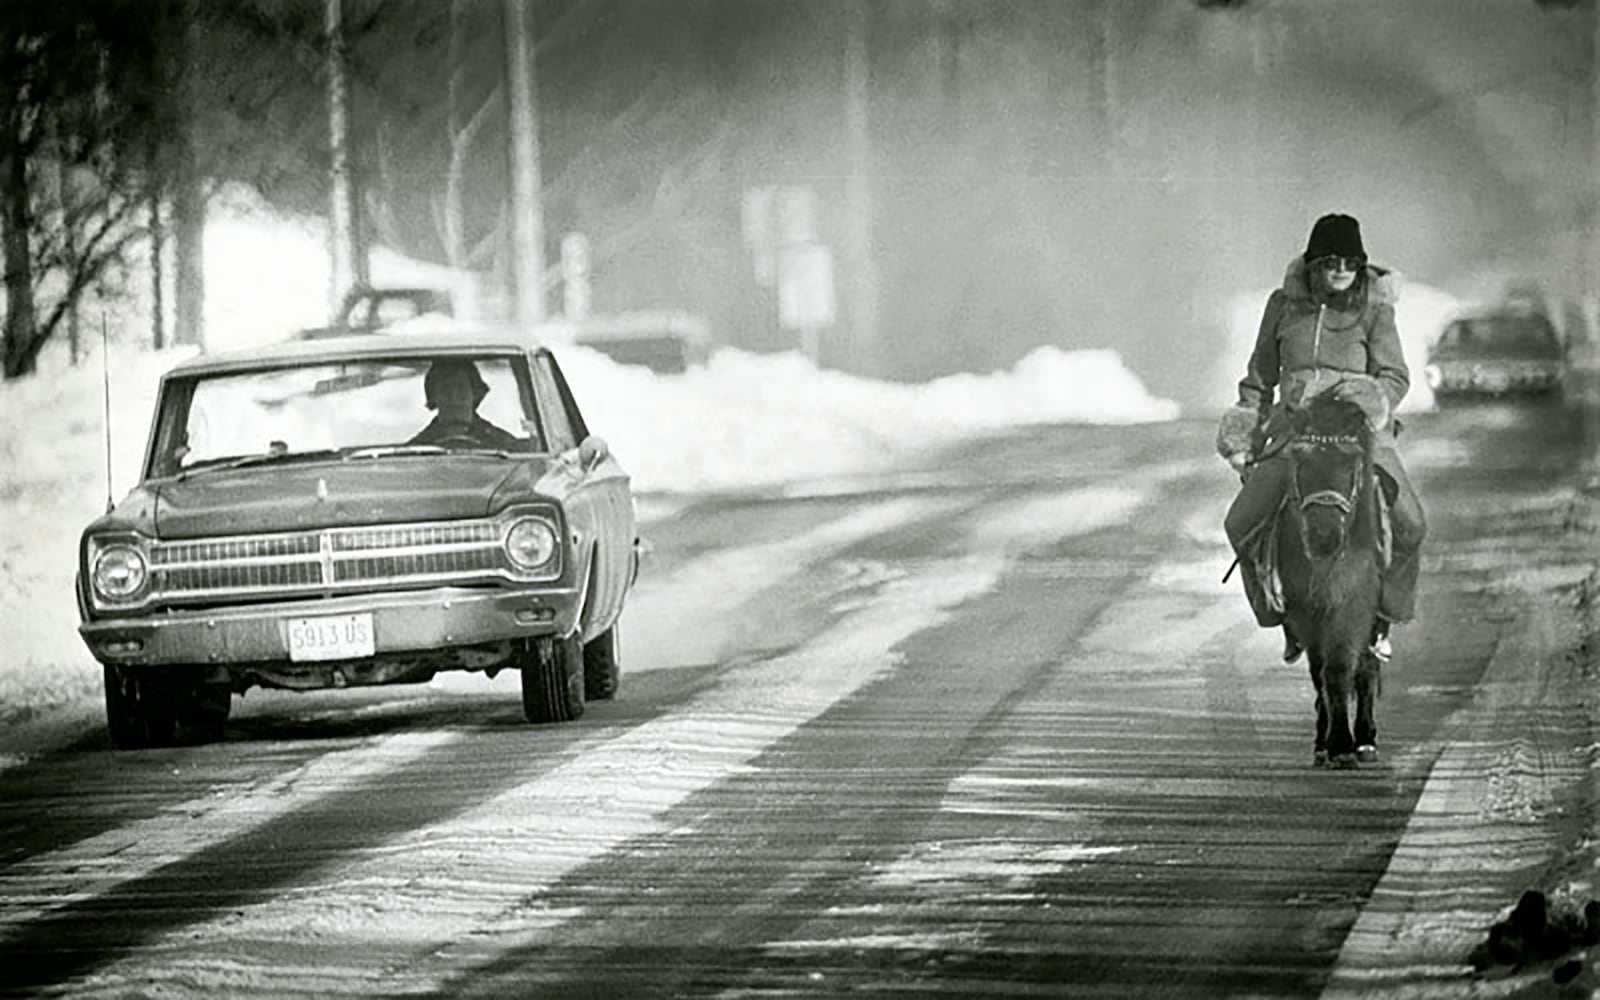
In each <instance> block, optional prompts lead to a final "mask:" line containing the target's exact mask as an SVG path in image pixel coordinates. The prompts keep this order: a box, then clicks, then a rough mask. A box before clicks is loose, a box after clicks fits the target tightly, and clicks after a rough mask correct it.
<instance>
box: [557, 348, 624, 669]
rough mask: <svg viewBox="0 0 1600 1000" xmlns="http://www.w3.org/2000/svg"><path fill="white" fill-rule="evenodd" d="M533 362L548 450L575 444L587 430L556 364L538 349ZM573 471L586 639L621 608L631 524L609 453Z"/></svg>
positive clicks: (618, 474) (619, 473) (618, 467)
mask: <svg viewBox="0 0 1600 1000" xmlns="http://www.w3.org/2000/svg"><path fill="white" fill-rule="evenodd" d="M534 366H535V373H536V375H535V377H536V378H537V379H538V381H539V383H540V392H539V395H540V398H541V404H540V405H541V407H543V408H544V410H543V415H544V418H545V421H546V423H547V425H548V426H549V427H550V428H551V430H552V439H551V448H552V450H555V451H567V450H568V449H571V448H575V447H577V445H578V444H580V443H581V442H582V441H583V440H584V439H585V438H586V437H588V436H589V433H590V432H589V428H588V425H587V423H586V422H585V421H584V418H583V413H582V411H581V410H580V409H579V408H578V404H577V400H576V399H575V398H574V397H573V395H572V390H571V388H570V387H569V386H568V385H567V380H566V377H565V376H564V375H563V374H562V372H561V367H560V365H559V364H558V363H557V362H556V359H555V357H554V356H553V355H551V354H550V353H549V352H548V351H542V352H540V353H539V354H538V355H536V357H535V362H534ZM573 475H574V477H575V481H574V484H573V489H572V499H571V501H570V502H571V504H572V506H573V508H574V510H573V513H572V514H571V515H570V516H572V517H573V518H574V520H576V518H577V516H578V514H577V512H578V511H582V516H583V518H584V522H585V529H584V530H586V531H587V537H585V538H584V539H582V540H581V541H580V557H581V558H585V559H586V561H585V563H584V567H583V568H584V569H585V570H587V571H588V572H589V573H590V579H589V588H590V590H589V593H588V596H587V601H586V603H585V607H584V618H583V629H584V639H585V640H586V641H587V640H589V639H592V638H594V637H595V636H596V635H598V634H599V633H601V632H603V631H605V629H607V628H609V627H610V625H611V624H612V622H614V621H615V620H616V617H617V615H619V614H620V613H621V611H622V602H623V598H624V597H625V595H626V593H627V588H628V583H629V580H630V578H631V576H632V571H633V539H634V535H635V531H636V525H635V522H634V511H633V498H632V494H631V491H630V486H629V482H628V476H627V473H625V472H624V471H623V469H622V466H621V464H620V463H618V462H617V460H616V458H615V457H614V456H612V455H609V454H608V455H607V456H606V458H605V459H604V460H603V461H601V462H600V463H599V464H597V465H596V466H594V468H592V469H583V468H582V467H580V466H577V465H574V468H573ZM574 530H575V531H578V530H579V529H578V528H576V527H575V528H574ZM588 560H592V562H591V561H588Z"/></svg>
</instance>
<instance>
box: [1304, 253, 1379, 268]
mask: <svg viewBox="0 0 1600 1000" xmlns="http://www.w3.org/2000/svg"><path fill="white" fill-rule="evenodd" d="M1366 262H1367V259H1366V258H1365V257H1338V256H1331V257H1318V258H1317V259H1316V260H1314V261H1312V262H1311V263H1312V264H1314V265H1316V266H1317V267H1320V268H1322V269H1323V270H1326V271H1359V270H1361V265H1363V264H1365V263H1366Z"/></svg>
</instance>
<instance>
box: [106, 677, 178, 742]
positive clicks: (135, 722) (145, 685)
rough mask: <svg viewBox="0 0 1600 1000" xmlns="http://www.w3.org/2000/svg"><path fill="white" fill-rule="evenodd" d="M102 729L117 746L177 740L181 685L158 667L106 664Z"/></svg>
mask: <svg viewBox="0 0 1600 1000" xmlns="http://www.w3.org/2000/svg"><path fill="white" fill-rule="evenodd" d="M103 674H104V678H105V688H106V729H107V731H109V732H110V734H111V743H112V745H113V746H115V747H116V748H117V749H118V750H146V749H150V748H152V747H169V746H172V745H173V744H175V743H176V742H177V740H178V714H179V711H178V706H179V701H180V696H181V694H182V692H183V685H182V684H181V683H177V682H175V681H174V679H173V678H172V677H171V676H170V675H169V673H168V672H167V671H165V670H163V669H161V668H148V667H147V668H144V669H134V668H131V667H119V666H114V665H112V664H106V665H105V666H104V668H103Z"/></svg>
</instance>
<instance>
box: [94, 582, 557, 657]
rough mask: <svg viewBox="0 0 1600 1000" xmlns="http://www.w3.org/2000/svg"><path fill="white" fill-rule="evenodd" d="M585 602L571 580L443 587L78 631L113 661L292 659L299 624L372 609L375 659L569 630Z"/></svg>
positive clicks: (121, 621) (165, 616)
mask: <svg viewBox="0 0 1600 1000" xmlns="http://www.w3.org/2000/svg"><path fill="white" fill-rule="evenodd" d="M580 603H581V595H580V593H579V592H578V591H577V590H576V589H572V588H557V587H542V588H540V589H538V590H536V591H527V590H524V591H505V590H475V589H468V588H461V587H441V588H435V589H431V590H425V591H406V592H402V593H393V594H381V595H372V594H365V595H359V596H350V597H338V598H332V599H329V600H316V601H292V602H284V603H274V604H269V605H260V604H255V605H240V606H236V607H227V608H208V609H204V610H195V611H189V610H175V611H169V612H158V613H155V614H151V615H148V616H141V617H136V618H135V617H129V618H110V619H103V620H98V621H89V622H84V623H83V624H81V625H79V627H78V633H79V634H80V635H81V636H83V640H84V642H85V643H87V644H88V646H89V650H90V652H91V653H93V654H94V657H95V659H97V660H99V661H100V662H101V663H107V664H115V665H126V666H138V665H157V664H214V665H223V666H226V665H253V664H271V663H281V664H287V663H290V662H292V661H293V660H294V659H295V658H294V657H292V656H291V654H290V640H289V629H290V623H291V622H293V621H296V620H299V619H308V618H315V619H333V618H341V617H344V616H350V615H356V616H370V621H371V626H372V630H371V638H372V646H373V653H372V657H371V658H373V659H381V658H383V657H387V656H400V657H404V656H406V655H407V654H420V653H427V652H431V651H448V650H458V649H464V648H467V647H473V646H480V647H481V646H484V645H487V644H493V643H497V642H506V641H508V640H516V639H525V638H532V637H536V636H541V635H566V634H568V633H570V632H572V631H573V630H574V629H575V628H576V627H577V623H578V613H579V606H580ZM326 662H327V661H313V662H310V663H307V664H306V666H307V667H318V666H322V665H325V663H326ZM464 662H470V661H464Z"/></svg>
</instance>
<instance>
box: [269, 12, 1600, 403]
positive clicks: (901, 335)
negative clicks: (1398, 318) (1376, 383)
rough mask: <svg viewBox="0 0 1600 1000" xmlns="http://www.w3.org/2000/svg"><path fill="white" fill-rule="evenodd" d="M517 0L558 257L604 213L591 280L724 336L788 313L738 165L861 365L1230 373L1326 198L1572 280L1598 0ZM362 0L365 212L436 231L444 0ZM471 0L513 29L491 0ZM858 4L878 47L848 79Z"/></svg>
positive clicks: (833, 332) (1483, 288)
mask: <svg viewBox="0 0 1600 1000" xmlns="http://www.w3.org/2000/svg"><path fill="white" fill-rule="evenodd" d="M535 6H536V12H537V18H536V24H535V30H536V34H537V35H538V36H539V38H540V43H539V49H538V54H537V60H538V61H537V74H538V89H539V105H540V144H541V160H542V166H543V171H544V181H545V204H544V212H545V223H546V227H547V231H548V240H547V242H548V243H549V244H550V253H551V256H552V259H554V257H555V254H556V250H555V246H556V243H557V241H558V240H559V239H560V236H561V234H562V233H565V232H568V231H573V230H580V231H583V232H584V233H586V234H587V235H588V236H589V237H590V239H591V241H592V242H593V245H594V268H593V272H594V286H595V291H594V300H595V308H596V309H597V310H612V309H619V308H630V307H662V306H673V307H683V308H687V309H690V310H691V311H695V312H698V313H701V314H703V315H705V316H706V317H707V318H708V319H709V320H710V322H711V325H712V328H713V332H714V334H715V335H716V336H717V337H718V338H719V339H720V340H722V341H723V342H726V343H730V344H733V345H735V346H741V347H747V348H754V349H771V348H778V347H786V346H791V345H792V340H793V337H792V334H790V333H788V332H786V331H784V330H782V329H780V328H779V325H778V323H777V319H776V307H775V299H774V293H773V291H772V289H771V288H770V287H764V286H763V285H762V284H761V283H760V282H759V281H758V280H757V274H756V267H755V264H754V261H753V258H752V252H751V245H750V243H749V242H748V241H747V240H746V238H745V236H744V234H743V232H742V226H743V225H744V223H745V220H743V219H742V218H741V206H742V204H743V202H744V198H745V193H746V192H747V191H749V190H750V189H752V188H756V187H760V186H763V185H787V186H799V187H804V188H809V189H810V190H812V191H813V192H814V193H815V199H816V202H815V204H816V229H817V239H818V240H820V241H821V242H822V243H824V244H826V245H828V246H829V247H830V248H832V249H833V251H834V255H835V262H836V265H837V267H838V269H839V273H838V275H837V278H836V284H837V286H838V291H839V293H840V295H841V297H842V299H841V303H840V310H839V322H838V323H837V324H836V325H835V326H834V327H833V328H831V329H829V330H826V331H824V333H823V337H822V345H821V355H822V360H823V362H824V363H825V364H830V365H834V366H837V367H841V368H845V369H847V370H852V371H856V372H859V373H863V374H868V375H873V376H879V377H890V378H895V379H906V380H921V379H926V378H929V377H933V376H937V375H941V374H946V373H950V372H954V371H962V370H967V371H987V370H992V369H996V368H1004V367H1008V366H1009V365H1011V364H1012V363H1014V362H1015V361H1016V360H1017V359H1018V358H1020V357H1021V356H1023V355H1024V354H1025V353H1027V351H1028V350H1029V349H1031V348H1032V347H1035V346H1038V345H1056V346H1060V347H1063V348H1068V349H1072V348H1084V347H1112V348H1115V349H1116V350H1118V351H1119V352H1120V353H1121V355H1122V357H1123V358H1124V360H1125V361H1126V363H1127V364H1128V366H1129V367H1130V368H1131V369H1132V370H1133V371H1134V372H1136V373H1137V374H1138V376H1139V377H1140V378H1141V379H1142V380H1143V381H1144V383H1145V384H1146V386H1148V388H1149V389H1150V391H1151V392H1152V393H1154V394H1156V395H1159V396H1166V397H1170V398H1174V399H1176V400H1178V401H1179V402H1180V403H1183V404H1185V405H1189V406H1192V405H1196V404H1210V403H1215V402H1218V400H1217V399H1216V398H1215V387H1214V385H1211V384H1208V381H1207V380H1206V379H1201V378H1197V377H1196V375H1197V365H1207V366H1213V365H1216V364H1218V363H1230V362H1237V364H1240V365H1242V363H1243V359H1242V358H1240V359H1227V358H1219V354H1220V353H1221V352H1223V351H1224V350H1231V348H1228V347H1227V336H1226V330H1225V327H1226V325H1227V319H1228V317H1227V315H1226V309H1225V303H1226V302H1227V300H1228V299H1229V298H1231V297H1233V296H1235V295H1237V293H1239V292H1240V291H1241V290H1247V289H1255V288H1261V289H1266V288H1269V287H1271V286H1272V285H1275V284H1276V283H1277V282H1278V280H1279V279H1280V277H1281V275H1282V271H1283V267H1284V265H1285V264H1286V263H1287V261H1288V260H1289V258H1290V257H1292V256H1293V255H1294V254H1296V253H1298V252H1299V251H1300V250H1301V249H1302V248H1303V246H1304V240H1305V238H1306V234H1307V232H1308V231H1309V229H1310V226H1311V223H1312V221H1313V220H1314V219H1315V218H1316V217H1317V216H1318V215H1320V214H1322V213H1324V212H1328V211H1342V212H1349V213H1352V214H1354V215H1356V216H1358V217H1359V218H1360V219H1361V221H1362V224H1363V228H1364V232H1365V234H1366V242H1367V246H1368V249H1369V251H1370V253H1371V255H1372V257H1373V258H1374V260H1376V261H1377V262H1380V263H1384V264H1387V265H1389V266H1392V267H1395V268H1397V269H1399V270H1400V271H1402V272H1403V273H1405V274H1406V275H1407V276H1408V277H1410V278H1413V279H1415V280H1417V281H1419V282H1423V283H1425V284H1428V285H1431V286H1435V287H1437V288H1441V289H1445V290H1448V291H1450V292H1451V293H1453V294H1455V295H1458V296H1461V297H1465V298H1481V297H1485V296H1491V295H1493V294H1496V293H1498V292H1499V291H1500V290H1501V289H1502V288H1503V287H1504V286H1505V285H1507V284H1508V283H1519V282H1525V281H1535V282H1538V283H1540V284H1542V285H1543V286H1544V287H1545V288H1546V290H1547V291H1550V292H1552V293H1555V294H1567V293H1573V292H1576V291H1577V290H1578V288H1579V280H1580V277H1581V274H1580V265H1579V261H1580V258H1581V250H1582V246H1583V244H1582V240H1581V232H1582V224H1583V221H1584V213H1585V212H1586V211H1588V204H1589V201H1590V199H1591V197H1592V194H1591V190H1590V185H1591V183H1592V182H1591V180H1590V178H1589V177H1588V174H1587V165H1588V163H1589V155H1590V154H1589V150H1590V145H1591V142H1592V139H1591V136H1592V117H1593V115H1592V111H1591V108H1592V92H1591V85H1590V82H1589V81H1590V74H1591V61H1592V58H1591V54H1590V48H1591V44H1590V43H1591V38H1592V34H1593V29H1592V23H1593V18H1594V16H1595V14H1594V9H1593V6H1592V4H1591V3H1588V2H1585V3H1580V4H1578V5H1577V6H1576V7H1575V8H1574V9H1571V10H1546V9H1544V8H1542V7H1540V6H1539V5H1537V4H1536V3H1534V2H1533V0H1337V2H1331V0H1255V2H1250V3H1246V4H1244V5H1242V6H1239V7H1232V8H1225V9H1216V8H1201V7H1199V6H1198V5H1197V4H1195V3H1194V2H1191V0H1010V2H999V0H994V2H989V0H874V2H871V3H863V4H862V6H857V5H856V3H855V0H807V2H804V3H796V2H786V0H631V2H630V0H586V2H576V3H551V4H546V5H542V6H541V5H535ZM380 7H381V8H382V9H381V10H379V11H378V12H377V15H375V19H374V20H373V22H372V24H373V27H372V30H371V32H370V33H369V34H368V35H366V36H365V37H364V38H363V39H360V40H358V42H357V43H356V44H355V46H354V49H353V58H354V59H355V61H356V63H357V65H358V66H361V67H363V73H364V74H365V75H364V77H363V79H364V81H365V83H364V87H365V89H364V90H363V89H360V88H358V90H357V91H356V93H355V98H356V100H357V101H358V102H360V101H362V100H367V101H369V102H376V101H377V100H378V98H377V96H376V95H378V94H379V93H382V94H383V95H384V96H383V98H382V104H383V114H382V115H381V116H378V115H371V114H369V115H360V114H358V116H357V117H358V120H359V123H360V125H359V129H360V134H359V138H360V139H361V141H362V142H363V144H364V148H365V149H366V150H367V153H366V155H365V161H364V162H366V164H367V174H366V182H367V185H368V190H369V197H368V201H369V205H371V206H373V207H374V209H375V211H374V213H373V216H372V218H373V225H374V228H375V231H376V233H377V235H378V237H379V239H380V240H382V241H384V242H387V243H389V244H391V245H392V246H393V249H396V250H399V251H401V252H404V253H407V254H410V255H412V256H416V257H419V258H422V259H440V258H441V250H440V245H439V241H438V238H437V235H436V234H437V229H438V227H437V224H436V221H435V215H436V212H435V209H434V206H435V205H436V204H437V200H438V190H439V187H440V184H441V177H442V176H443V170H444V165H445V159H444V156H445V152H446V144H445V142H444V141H443V140H444V130H443V127H442V111H441V102H440V100H439V95H440V94H442V93H443V90H444V87H445V86H446V80H445V76H444V73H445V67H446V65H447V61H446V59H445V58H444V56H445V47H446V46H445V40H444V37H443V36H442V35H441V34H440V19H441V18H442V17H443V14H444V11H445V9H446V8H447V5H446V4H443V3H433V2H428V0H421V2H417V3H414V4H405V3H392V2H391V3H385V4H382V5H380ZM863 7H864V9H865V15H864V16H863V17H859V18H858V17H855V16H853V15H856V14H859V13H860V12H861V10H862V9H863ZM473 9H474V14H473V16H474V17H477V18H481V19H482V23H481V25H480V32H481V38H482V39H483V40H484V44H498V43H497V42H496V41H495V40H496V39H497V37H498V36H497V34H496V32H497V26H498V23H499V22H498V17H499V5H498V4H493V3H484V4H477V5H474V8H473ZM378 15H381V16H378ZM853 30H858V31H859V30H864V32H865V47H866V53H867V59H866V65H867V75H866V77H865V79H864V82H863V81H862V80H861V79H860V78H856V83H858V84H861V86H858V87H857V89H856V90H855V91H853V92H852V90H851V83H852V78H851V76H850V74H849V73H848V71H847V64H846V61H845V52H846V49H847V43H848V41H849V40H850V32H851V31H853ZM490 51H491V50H485V56H486V57H485V59H484V60H483V61H482V62H481V63H480V64H479V69H480V71H481V73H482V79H480V80H479V81H478V85H479V86H481V87H484V88H487V87H489V86H490V85H492V82H493V80H492V78H493V77H494V75H495V74H496V73H498V68H497V66H496V65H495V64H494V60H493V58H489V57H488V56H489V54H490ZM852 93H854V95H855V98H854V99H855V100H856V101H857V102H858V103H857V104H856V105H855V107H856V108H857V109H864V113H865V114H866V116H867V121H868V123H869V124H868V128H867V131H866V135H867V137H868V145H867V147H866V154H865V160H864V161H856V160H852V154H853V153H854V154H860V152H861V147H860V146H859V145H857V146H852V144H851V142H850V140H849V133H848V130H847V128H846V114H847V109H848V108H849V107H850V106H851V104H850V102H851V99H852V97H851V95H852ZM364 94H365V95H366V96H365V97H364V96H363V95H364ZM359 106H360V105H359V103H358V107H359ZM371 107H372V108H374V109H376V107H377V105H376V103H372V104H371ZM430 136H431V138H430ZM502 148H503V146H501V145H497V144H496V142H492V141H485V142H483V143H482V144H481V155H480V156H477V157H476V158H475V159H474V160H473V165H472V169H473V174H472V176H473V178H474V186H473V189H472V190H473V191H474V192H475V193H476V195H477V199H478V200H477V201H476V202H474V206H475V211H476V212H477V213H478V214H479V216H480V219H479V222H478V223H477V225H478V227H479V228H480V229H484V230H486V229H488V228H489V227H490V225H492V220H490V216H492V214H493V213H494V212H495V211H497V210H498V206H499V204H500V200H501V198H502V192H503V189H504V158H503V155H502V154H501V153H500V150H501V149H502ZM374 151H376V154H375V152H374ZM853 162H864V163H865V165H866V169H865V171H864V174H865V178H866V185H867V189H868V190H869V191H870V200H869V201H868V202H867V204H868V205H869V219H868V225H867V229H866V231H867V232H868V233H869V234H870V244H869V245H870V247H871V250H872V262H873V264H874V265H875V270H876V276H877V282H878V285H877V296H876V301H877V329H876V336H874V337H869V336H867V335H866V333H865V332H863V331H859V330H854V329H851V322H850V320H851V318H852V311H851V309H850V303H849V296H850V295H851V294H852V293H853V292H854V291H855V288H854V286H853V285H852V284H851V280H850V279H851V274H852V272H854V271H856V270H858V268H857V264H856V261H855V260H854V259H853V257H852V254H851V249H852V248H851V246H850V242H849V239H848V223H849V221H850V219H849V215H848V211H847V209H848V205H849V202H848V190H847V187H848V181H849V178H850V176H851V164H852V163H853ZM302 194H304V192H302ZM291 200H292V199H291ZM305 207H307V208H316V207H317V205H316V204H315V202H314V200H311V201H307V202H306V205H305ZM490 270H491V271H492V267H491V268H490ZM555 305H556V300H555V299H554V298H553V299H552V307H553V308H554V307H555ZM1418 360H1419V362H1420V359H1418Z"/></svg>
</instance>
